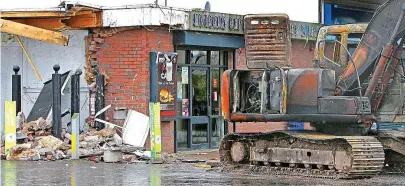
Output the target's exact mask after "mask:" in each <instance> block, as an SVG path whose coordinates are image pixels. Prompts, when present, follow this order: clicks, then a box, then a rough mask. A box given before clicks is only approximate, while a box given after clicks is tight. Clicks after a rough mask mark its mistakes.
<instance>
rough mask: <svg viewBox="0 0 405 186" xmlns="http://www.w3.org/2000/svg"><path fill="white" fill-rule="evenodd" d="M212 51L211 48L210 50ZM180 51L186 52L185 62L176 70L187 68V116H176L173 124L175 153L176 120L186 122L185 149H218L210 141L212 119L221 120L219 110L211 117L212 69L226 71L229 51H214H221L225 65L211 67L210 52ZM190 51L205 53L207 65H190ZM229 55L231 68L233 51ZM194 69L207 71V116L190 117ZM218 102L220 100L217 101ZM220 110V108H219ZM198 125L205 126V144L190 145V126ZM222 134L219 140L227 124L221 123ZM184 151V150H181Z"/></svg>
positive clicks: (225, 130) (189, 49)
mask: <svg viewBox="0 0 405 186" xmlns="http://www.w3.org/2000/svg"><path fill="white" fill-rule="evenodd" d="M211 49H212V48H211ZM177 50H178V48H177V47H176V49H175V51H177ZM182 50H184V51H185V52H186V59H185V60H186V62H185V64H180V65H179V67H178V69H181V67H187V68H188V72H189V73H188V79H189V82H188V85H187V86H188V89H189V90H188V95H189V98H188V99H189V116H176V122H175V126H174V130H175V140H174V145H175V151H176V152H177V150H178V148H177V145H178V142H177V124H176V123H177V121H178V120H186V121H188V124H187V125H188V130H187V149H202V148H209V149H211V148H213V147H218V146H219V143H216V144H218V145H216V144H215V145H213V141H212V119H217V118H222V116H221V110H220V113H219V115H212V101H211V93H212V87H211V85H212V80H211V77H212V68H224V70H226V69H228V68H229V66H228V53H229V52H230V51H229V50H223V49H217V50H216V51H220V52H221V51H223V52H224V54H223V55H225V56H226V57H225V59H223V60H224V61H225V62H226V64H225V65H211V61H210V60H211V57H210V56H211V50H209V49H206V50H204V49H203V48H199V47H198V48H182ZM191 50H201V51H207V60H208V61H207V63H208V64H203V65H201V64H200V65H196V64H190V61H191V58H190V51H191ZM231 53H232V54H233V62H232V64H233V66H235V50H232V51H231ZM195 69H202V70H207V73H208V74H207V78H208V80H207V89H208V94H207V96H208V98H207V101H208V103H207V106H208V111H207V115H206V116H192V114H193V113H192V104H193V103H192V70H195ZM221 78H222V76H221V75H220V76H219V82H220V79H221ZM219 100H220V99H219ZM177 106H178V105H177V103H176V110H177ZM220 109H222V108H220ZM198 124H207V125H208V126H207V138H208V139H207V140H208V141H207V143H203V144H192V126H193V125H198ZM223 125H224V126H223V131H222V132H223V133H222V134H221V136H220V138H221V137H223V135H225V134H226V133H228V129H227V128H228V123H227V122H224V123H223ZM183 150H185V149H183Z"/></svg>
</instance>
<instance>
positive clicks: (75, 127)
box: [71, 113, 80, 160]
mask: <svg viewBox="0 0 405 186" xmlns="http://www.w3.org/2000/svg"><path fill="white" fill-rule="evenodd" d="M79 116H80V114H79V113H74V114H73V116H72V146H71V150H72V159H74V160H77V159H79V156H80V153H79V136H80V117H79Z"/></svg>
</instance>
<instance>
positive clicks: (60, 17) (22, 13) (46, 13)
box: [1, 2, 102, 31]
mask: <svg viewBox="0 0 405 186" xmlns="http://www.w3.org/2000/svg"><path fill="white" fill-rule="evenodd" d="M1 18H2V19H7V20H10V21H14V22H18V23H22V24H26V25H30V26H34V27H38V28H43V29H47V30H54V31H61V30H67V29H81V28H94V27H101V26H102V18H101V9H99V8H97V7H95V6H89V5H82V4H78V3H75V4H74V3H66V2H62V3H61V4H60V5H59V7H55V8H47V9H12V10H2V12H1Z"/></svg>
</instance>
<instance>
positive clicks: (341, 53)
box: [313, 23, 368, 77]
mask: <svg viewBox="0 0 405 186" xmlns="http://www.w3.org/2000/svg"><path fill="white" fill-rule="evenodd" d="M367 25H368V24H367V23H357V24H347V25H332V26H323V27H321V28H320V29H319V32H318V36H317V43H316V46H315V50H314V57H313V67H314V68H326V69H332V70H334V71H335V74H336V77H339V76H340V75H341V74H342V72H343V71H344V69H345V68H346V66H347V63H348V61H349V60H350V55H353V53H354V51H355V50H356V48H357V45H358V44H359V42H360V40H361V37H362V36H363V34H364V32H365V31H366V28H367ZM336 41H339V42H336ZM346 49H347V50H348V51H349V53H350V55H349V54H348V53H347V51H346Z"/></svg>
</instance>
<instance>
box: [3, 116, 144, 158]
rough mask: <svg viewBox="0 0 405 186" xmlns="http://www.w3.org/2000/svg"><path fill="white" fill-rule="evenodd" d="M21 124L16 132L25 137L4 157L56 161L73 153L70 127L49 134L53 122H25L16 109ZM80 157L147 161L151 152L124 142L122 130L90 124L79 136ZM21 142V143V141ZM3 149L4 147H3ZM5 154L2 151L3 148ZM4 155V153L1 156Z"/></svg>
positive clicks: (42, 120) (43, 120)
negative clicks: (57, 136) (97, 128)
mask: <svg viewBox="0 0 405 186" xmlns="http://www.w3.org/2000/svg"><path fill="white" fill-rule="evenodd" d="M18 122H19V125H20V128H19V129H17V132H18V133H19V134H21V136H23V137H24V138H22V139H23V140H20V141H17V143H18V145H16V146H15V147H13V148H11V149H10V151H9V152H8V154H5V155H4V156H5V159H7V160H20V161H39V160H43V161H55V160H63V159H68V158H70V157H71V156H72V152H71V141H72V134H71V131H70V130H66V128H63V129H62V130H63V131H62V136H63V137H62V138H61V139H59V138H56V137H54V136H52V132H51V131H52V122H50V121H48V120H46V119H43V118H39V119H37V120H35V121H31V122H28V123H26V120H25V116H24V114H23V113H19V120H18ZM78 137H79V144H78V146H79V157H80V158H84V159H87V160H89V161H93V162H99V161H105V162H114V163H115V162H124V163H131V162H149V160H150V159H151V158H150V152H149V151H145V148H144V147H136V146H133V145H129V144H125V143H123V138H122V134H121V133H117V131H116V129H115V128H105V129H102V130H100V131H97V130H96V129H94V128H92V127H89V128H88V129H87V130H86V131H83V132H82V133H81V134H80V135H79V136H78ZM21 143H22V144H21ZM1 150H2V151H3V150H4V148H3V147H2V149H1ZM2 154H4V152H2ZM2 157H3V156H2Z"/></svg>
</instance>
